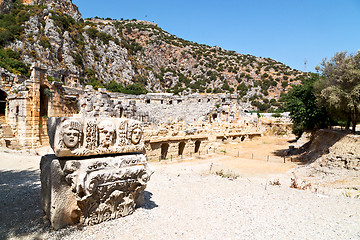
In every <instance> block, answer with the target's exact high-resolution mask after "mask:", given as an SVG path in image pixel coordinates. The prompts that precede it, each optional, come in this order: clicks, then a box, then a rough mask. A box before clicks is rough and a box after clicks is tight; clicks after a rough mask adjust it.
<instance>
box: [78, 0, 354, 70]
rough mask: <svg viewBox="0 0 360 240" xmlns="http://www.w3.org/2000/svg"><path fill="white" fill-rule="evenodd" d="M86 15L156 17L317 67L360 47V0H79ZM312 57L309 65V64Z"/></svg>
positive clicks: (193, 37)
mask: <svg viewBox="0 0 360 240" xmlns="http://www.w3.org/2000/svg"><path fill="white" fill-rule="evenodd" d="M73 3H74V4H76V5H77V6H78V7H79V10H80V12H81V13H82V16H83V18H88V17H95V16H98V17H104V18H106V17H110V18H113V19H121V18H124V19H134V18H135V19H138V20H147V21H150V22H155V23H157V24H158V25H159V27H161V28H162V29H164V30H166V31H167V32H169V33H171V34H174V35H176V36H178V37H181V38H184V39H186V40H190V41H193V42H197V43H202V44H207V45H210V46H215V45H216V46H219V47H222V48H224V49H226V50H234V51H236V52H238V53H243V54H251V55H255V56H258V57H270V58H272V59H275V60H277V61H280V62H283V63H284V64H286V65H289V66H290V67H292V68H296V69H299V70H302V71H304V70H306V71H312V72H315V69H314V68H315V66H317V65H320V63H321V61H322V59H324V58H328V59H329V58H331V57H332V56H334V54H335V53H336V52H339V51H348V52H350V53H356V52H357V51H358V50H359V49H360V0H246V1H245V0H223V1H221V0H218V1H214V0H206V1H205V0H199V1H197V0H192V1H190V0H181V1H171V0H167V1H165V0H137V1H133V0H127V1H122V0H103V1H98V0H73ZM305 62H306V65H305Z"/></svg>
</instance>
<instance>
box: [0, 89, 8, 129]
mask: <svg viewBox="0 0 360 240" xmlns="http://www.w3.org/2000/svg"><path fill="white" fill-rule="evenodd" d="M6 102H7V94H6V92H4V91H3V90H0V123H2V124H5V114H6Z"/></svg>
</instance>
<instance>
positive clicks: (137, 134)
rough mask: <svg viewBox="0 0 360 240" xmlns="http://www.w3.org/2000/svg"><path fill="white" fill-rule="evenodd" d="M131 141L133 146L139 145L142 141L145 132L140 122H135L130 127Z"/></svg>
mask: <svg viewBox="0 0 360 240" xmlns="http://www.w3.org/2000/svg"><path fill="white" fill-rule="evenodd" d="M129 132H130V134H131V135H130V140H131V142H132V143H133V144H138V143H139V142H140V140H141V137H142V134H143V130H142V128H141V123H140V122H133V123H131V124H130V125H129Z"/></svg>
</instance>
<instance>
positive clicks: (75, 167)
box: [40, 154, 152, 229]
mask: <svg viewBox="0 0 360 240" xmlns="http://www.w3.org/2000/svg"><path fill="white" fill-rule="evenodd" d="M40 169H41V205H42V208H43V210H44V212H45V214H46V216H47V217H48V219H49V220H50V223H51V225H52V226H53V228H55V229H59V228H61V227H64V226H66V225H70V224H76V223H79V222H80V223H83V224H86V225H93V224H96V223H100V222H103V221H107V220H110V219H115V218H118V217H122V216H126V215H129V214H131V213H132V212H133V211H134V210H135V206H139V205H140V206H141V205H143V204H144V197H143V190H144V189H145V187H146V183H147V181H148V180H149V178H150V176H151V174H152V171H151V170H150V168H149V167H148V164H147V161H146V158H145V155H144V154H129V155H121V156H111V157H102V158H90V159H85V160H84V159H77V160H72V159H64V158H57V157H56V156H55V155H45V156H43V157H42V159H41V163H40Z"/></svg>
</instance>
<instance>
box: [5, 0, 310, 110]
mask: <svg viewBox="0 0 360 240" xmlns="http://www.w3.org/2000/svg"><path fill="white" fill-rule="evenodd" d="M19 1H20V0H18V1H14V0H0V5H1V6H2V8H1V9H2V12H1V13H11V14H13V16H14V19H19V24H21V26H22V27H23V30H22V31H21V32H20V34H15V35H14V38H13V39H11V38H9V39H10V40H11V41H8V42H7V43H6V44H3V47H5V48H11V49H12V50H14V51H15V52H19V53H20V55H19V56H20V57H19V58H20V60H21V61H22V62H24V63H26V64H29V65H30V64H33V63H34V62H36V63H38V64H40V65H41V66H42V67H44V68H46V69H48V71H47V76H48V77H47V78H48V80H49V81H53V80H58V81H62V82H64V83H65V84H66V85H72V86H83V85H85V84H92V85H93V86H94V87H102V86H106V85H107V84H108V83H109V82H115V83H121V84H123V85H129V84H133V83H136V84H139V85H143V86H145V87H146V89H147V90H148V91H151V92H164V91H167V92H173V93H181V92H183V93H186V92H188V93H189V92H213V93H220V92H230V93H237V94H238V95H239V99H242V100H243V101H250V102H251V101H254V100H256V99H263V98H265V99H266V101H265V100H259V101H262V102H261V104H263V105H264V104H265V105H266V104H267V108H268V107H269V106H270V104H271V105H273V106H274V107H275V108H276V107H277V106H278V104H277V102H276V100H277V99H279V97H280V95H281V93H283V92H285V91H287V89H288V88H289V85H290V84H297V83H298V82H300V80H301V78H303V77H304V75H305V74H304V73H302V72H300V71H298V70H294V69H291V68H290V67H288V66H285V65H284V64H282V63H280V62H277V61H275V60H273V59H270V58H260V57H255V56H251V55H244V54H239V53H236V52H234V51H226V50H224V49H222V48H220V47H216V46H215V47H211V46H207V45H204V44H198V43H194V42H190V41H187V40H184V39H181V38H178V37H176V36H174V35H172V34H170V33H167V32H166V31H164V30H162V29H161V28H160V27H158V26H157V25H156V24H154V23H150V22H146V21H137V20H112V19H86V20H83V19H82V18H81V14H80V13H79V11H78V8H77V7H76V6H75V5H74V4H72V2H71V0H62V1H60V0H21V2H22V3H24V4H26V6H24V5H21V4H19V3H18V2H19ZM11 8H12V9H13V10H11ZM21 14H22V16H23V17H20V15H21ZM16 21H18V20H16ZM0 34H1V33H0ZM1 66H3V65H1ZM267 99H274V100H275V101H272V102H270V101H269V100H267Z"/></svg>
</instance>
